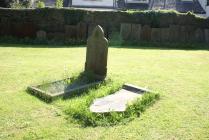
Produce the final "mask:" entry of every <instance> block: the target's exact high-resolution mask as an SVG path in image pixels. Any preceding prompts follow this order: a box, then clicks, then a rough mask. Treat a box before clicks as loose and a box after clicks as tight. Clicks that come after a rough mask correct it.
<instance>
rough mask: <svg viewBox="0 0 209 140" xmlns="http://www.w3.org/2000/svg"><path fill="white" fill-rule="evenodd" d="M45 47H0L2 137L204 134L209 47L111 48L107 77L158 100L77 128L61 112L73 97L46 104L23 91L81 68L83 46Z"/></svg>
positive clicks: (208, 127)
mask: <svg viewBox="0 0 209 140" xmlns="http://www.w3.org/2000/svg"><path fill="white" fill-rule="evenodd" d="M47 47H50V46H37V45H33V46H30V45H4V44H1V45H0V139H2V140H3V139H11V140H14V139H15V140H18V139H29V140H32V139H50V140H51V139H61V140H62V139H66V140H67V139H73V140H74V139H78V140H80V139H89V140H93V139H107V140H109V139H116V140H122V139H130V140H132V139H194V140H195V139H198V140H200V139H205V140H206V139H209V51H208V50H178V49H157V48H147V49H145V48H140V47H141V46H138V47H137V48H128V47H127V48H125V47H118V46H112V47H110V49H109V58H108V77H109V78H111V79H112V80H113V81H115V82H120V83H124V82H127V83H132V84H135V85H138V86H142V87H148V88H149V89H151V90H154V91H157V92H159V93H160V97H161V99H160V100H159V101H157V102H156V103H155V104H154V105H153V106H151V107H149V108H148V109H147V110H146V111H145V112H144V113H143V114H142V115H141V116H140V117H139V118H136V119H134V120H133V121H131V122H129V123H127V124H126V125H116V126H113V127H82V126H81V125H79V124H77V123H75V122H74V121H73V120H72V119H71V118H70V117H69V116H68V115H67V114H65V113H64V110H65V109H66V108H67V107H68V105H69V104H70V103H71V101H72V100H76V99H68V100H62V99H60V100H57V101H55V102H53V103H51V104H47V103H45V102H43V101H41V100H39V99H37V98H36V97H34V96H31V95H30V94H27V92H26V91H25V89H26V88H27V86H28V85H36V84H40V83H43V82H46V81H53V80H56V79H62V78H64V77H66V75H72V74H75V73H79V72H81V71H82V70H83V67H84V62H85V48H84V47H67V46H58V47H57V48H55V47H54V48H47ZM98 90H100V89H98ZM87 96H88V95H87Z"/></svg>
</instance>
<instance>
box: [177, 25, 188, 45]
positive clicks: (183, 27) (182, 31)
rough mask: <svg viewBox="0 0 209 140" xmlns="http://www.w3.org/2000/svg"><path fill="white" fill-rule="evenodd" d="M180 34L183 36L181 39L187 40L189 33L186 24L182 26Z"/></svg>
mask: <svg viewBox="0 0 209 140" xmlns="http://www.w3.org/2000/svg"><path fill="white" fill-rule="evenodd" d="M180 35H181V37H180V38H179V41H181V42H187V38H188V37H187V36H188V33H187V29H186V26H180Z"/></svg>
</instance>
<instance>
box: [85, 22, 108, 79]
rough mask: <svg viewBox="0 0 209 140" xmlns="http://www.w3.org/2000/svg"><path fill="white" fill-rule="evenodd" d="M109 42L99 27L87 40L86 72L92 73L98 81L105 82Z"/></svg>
mask: <svg viewBox="0 0 209 140" xmlns="http://www.w3.org/2000/svg"><path fill="white" fill-rule="evenodd" d="M107 54H108V40H107V39H106V38H105V37H104V31H103V29H102V27H101V26H99V25H97V26H96V27H95V28H94V30H93V33H92V35H91V36H90V37H89V38H88V40H87V51H86V63H85V72H92V73H93V74H94V76H95V78H96V79H98V80H104V79H105V77H106V74H107Z"/></svg>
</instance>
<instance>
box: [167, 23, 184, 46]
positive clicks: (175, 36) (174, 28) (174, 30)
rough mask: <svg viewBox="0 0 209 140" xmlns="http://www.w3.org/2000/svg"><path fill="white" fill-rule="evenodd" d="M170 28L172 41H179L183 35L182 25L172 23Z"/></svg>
mask: <svg viewBox="0 0 209 140" xmlns="http://www.w3.org/2000/svg"><path fill="white" fill-rule="evenodd" d="M169 29H170V33H169V37H170V41H171V42H175V41H179V39H180V37H181V36H180V26H179V25H170V27H169Z"/></svg>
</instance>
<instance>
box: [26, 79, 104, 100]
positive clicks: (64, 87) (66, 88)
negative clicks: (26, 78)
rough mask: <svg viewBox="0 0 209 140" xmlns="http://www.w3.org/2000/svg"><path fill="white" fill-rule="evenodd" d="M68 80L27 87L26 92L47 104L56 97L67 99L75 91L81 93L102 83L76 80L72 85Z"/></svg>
mask: <svg viewBox="0 0 209 140" xmlns="http://www.w3.org/2000/svg"><path fill="white" fill-rule="evenodd" d="M68 80H70V78H69V79H64V80H59V81H55V82H51V83H46V84H42V85H37V86H29V87H28V91H29V92H30V93H31V94H33V95H35V96H37V97H39V98H41V99H44V100H45V101H47V102H50V101H52V100H53V99H55V98H56V97H60V96H64V97H68V96H70V95H71V93H73V92H77V91H80V92H81V91H83V90H85V89H88V88H90V87H92V86H95V85H98V84H100V83H101V82H102V81H95V82H91V83H87V82H85V81H82V80H77V81H74V82H72V83H69V82H68Z"/></svg>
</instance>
